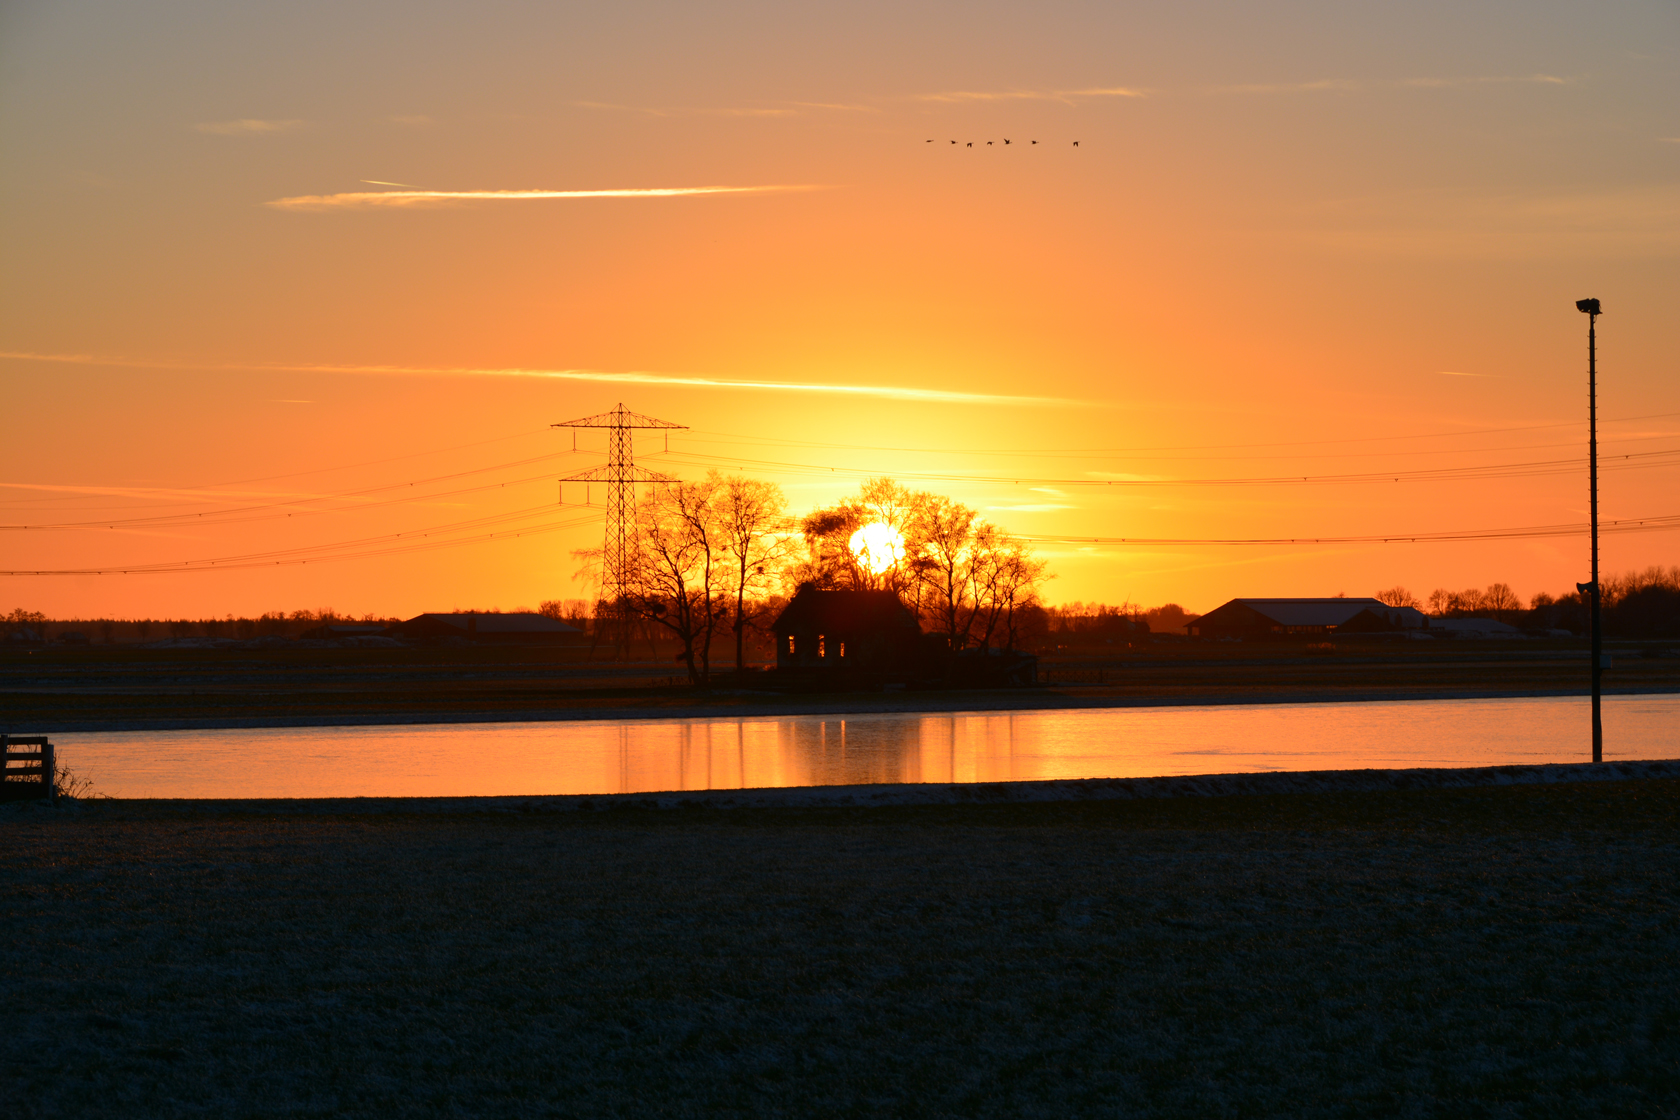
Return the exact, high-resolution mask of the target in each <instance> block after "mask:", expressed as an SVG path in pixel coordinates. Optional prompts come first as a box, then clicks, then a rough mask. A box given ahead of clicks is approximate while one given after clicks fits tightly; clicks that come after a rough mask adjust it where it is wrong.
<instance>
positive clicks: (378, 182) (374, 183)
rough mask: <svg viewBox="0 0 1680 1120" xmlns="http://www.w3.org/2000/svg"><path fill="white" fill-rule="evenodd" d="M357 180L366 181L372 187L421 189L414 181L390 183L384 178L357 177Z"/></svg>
mask: <svg viewBox="0 0 1680 1120" xmlns="http://www.w3.org/2000/svg"><path fill="white" fill-rule="evenodd" d="M356 181H357V182H358V183H366V184H367V185H368V186H370V187H407V188H408V189H410V190H416V191H417V190H419V189H420V188H419V187H418V186H416V185H415V184H413V183H390V182H386V181H385V180H384V179H357V180H356Z"/></svg>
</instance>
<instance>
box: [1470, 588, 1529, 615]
mask: <svg viewBox="0 0 1680 1120" xmlns="http://www.w3.org/2000/svg"><path fill="white" fill-rule="evenodd" d="M1481 600H1482V601H1481V603H1480V604H1479V609H1480V610H1484V611H1492V612H1493V613H1494V614H1496V615H1497V614H1503V613H1505V612H1506V611H1520V610H1522V599H1521V598H1519V597H1518V596H1517V593H1516V592H1515V591H1512V590H1511V585H1510V584H1508V583H1490V584H1488V587H1487V590H1486V591H1484V592H1482V595H1481Z"/></svg>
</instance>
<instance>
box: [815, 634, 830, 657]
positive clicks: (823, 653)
mask: <svg viewBox="0 0 1680 1120" xmlns="http://www.w3.org/2000/svg"><path fill="white" fill-rule="evenodd" d="M817 656H818V657H827V656H828V650H827V648H826V647H825V646H824V645H823V636H822V635H821V634H818V635H817Z"/></svg>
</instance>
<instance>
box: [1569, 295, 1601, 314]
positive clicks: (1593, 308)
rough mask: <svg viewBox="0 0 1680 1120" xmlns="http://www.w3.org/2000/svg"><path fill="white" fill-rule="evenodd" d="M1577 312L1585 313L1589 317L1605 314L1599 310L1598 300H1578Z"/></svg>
mask: <svg viewBox="0 0 1680 1120" xmlns="http://www.w3.org/2000/svg"><path fill="white" fill-rule="evenodd" d="M1575 310H1577V311H1580V312H1584V313H1585V314H1588V315H1602V314H1604V312H1602V311H1600V310H1599V309H1598V301H1597V300H1596V299H1578V300H1576V301H1575Z"/></svg>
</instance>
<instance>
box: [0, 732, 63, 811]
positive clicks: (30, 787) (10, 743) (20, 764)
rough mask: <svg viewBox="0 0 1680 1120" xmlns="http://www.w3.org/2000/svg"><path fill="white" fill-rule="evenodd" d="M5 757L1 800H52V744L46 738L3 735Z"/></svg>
mask: <svg viewBox="0 0 1680 1120" xmlns="http://www.w3.org/2000/svg"><path fill="white" fill-rule="evenodd" d="M0 753H3V754H4V755H5V771H6V775H5V780H4V782H3V783H0V801H20V800H24V799H27V798H34V797H44V798H46V799H47V800H48V801H51V800H52V799H53V745H52V744H51V743H50V742H48V741H47V737H46V736H45V735H0Z"/></svg>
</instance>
